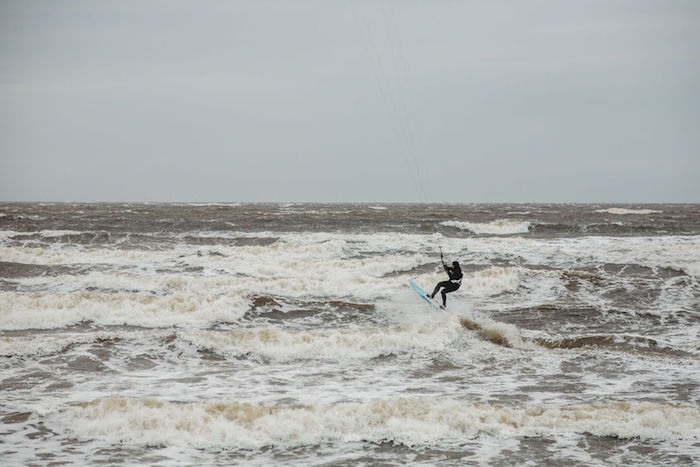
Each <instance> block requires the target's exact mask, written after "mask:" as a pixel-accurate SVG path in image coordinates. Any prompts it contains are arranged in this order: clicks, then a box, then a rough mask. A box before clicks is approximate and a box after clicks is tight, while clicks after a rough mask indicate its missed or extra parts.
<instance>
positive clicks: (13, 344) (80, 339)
mask: <svg viewBox="0 0 700 467" xmlns="http://www.w3.org/2000/svg"><path fill="white" fill-rule="evenodd" d="M159 336H164V334H161V335H158V334H154V332H153V331H123V330H120V331H100V332H97V333H78V332H66V333H61V334H31V335H26V336H0V355H4V356H10V355H14V356H30V355H31V356H44V355H51V354H55V353H59V352H62V351H63V350H65V349H66V348H68V347H70V346H72V345H82V344H90V343H93V342H99V341H104V340H120V341H132V340H135V339H144V338H148V339H154V338H156V337H159Z"/></svg>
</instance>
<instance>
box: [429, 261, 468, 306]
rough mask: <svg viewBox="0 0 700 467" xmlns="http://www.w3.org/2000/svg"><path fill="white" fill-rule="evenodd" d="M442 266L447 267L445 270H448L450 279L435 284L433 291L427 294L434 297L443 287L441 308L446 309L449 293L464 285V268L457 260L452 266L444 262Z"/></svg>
mask: <svg viewBox="0 0 700 467" xmlns="http://www.w3.org/2000/svg"><path fill="white" fill-rule="evenodd" d="M442 267H443V268H445V271H447V275H448V276H450V280H448V281H443V282H438V285H436V286H435V290H433V293H432V294H427V296H428V297H430V298H434V297H435V294H437V293H438V291H439V290H440V289H442V292H441V293H442V306H441V307H440V308H442V309H443V310H444V309H445V307H447V294H448V293H450V292H454V291H455V290H457V289H459V286H460V285H462V268H460V267H459V263H458V262H457V261H453V262H452V266H448V265H446V264H445V263H444V262H443V263H442Z"/></svg>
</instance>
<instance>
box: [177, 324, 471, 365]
mask: <svg viewBox="0 0 700 467" xmlns="http://www.w3.org/2000/svg"><path fill="white" fill-rule="evenodd" d="M443 318H444V319H433V320H429V321H422V322H408V323H403V324H399V325H392V326H387V327H377V326H351V327H347V328H332V329H310V330H303V331H301V330H290V329H282V328H276V327H269V326H267V327H260V328H249V329H237V330H234V331H204V330H191V331H180V332H179V333H178V336H179V338H181V339H183V340H185V341H186V342H189V343H191V344H193V345H195V346H197V347H199V348H205V349H210V350H213V351H215V352H217V353H220V354H224V355H230V356H240V355H248V354H254V355H259V356H263V357H266V358H269V359H273V360H275V361H290V360H297V359H329V360H345V359H353V358H360V359H368V358H374V357H378V356H381V355H387V354H398V353H405V352H409V351H414V350H430V351H437V352H439V351H442V350H444V349H445V348H447V347H448V345H449V344H450V342H452V341H454V340H455V339H457V338H459V337H461V336H463V334H464V333H463V330H462V329H461V328H460V325H459V322H458V321H457V320H455V319H453V318H449V317H447V316H444V317H443Z"/></svg>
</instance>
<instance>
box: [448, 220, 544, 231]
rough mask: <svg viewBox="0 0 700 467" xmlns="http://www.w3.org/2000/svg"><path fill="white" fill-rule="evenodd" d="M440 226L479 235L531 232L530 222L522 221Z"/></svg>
mask: <svg viewBox="0 0 700 467" xmlns="http://www.w3.org/2000/svg"><path fill="white" fill-rule="evenodd" d="M440 225H444V226H445V227H456V228H458V229H462V230H468V231H470V232H472V233H475V234H477V235H513V234H519V233H527V232H529V231H530V223H529V222H520V221H508V220H501V221H493V222H487V223H478V222H460V221H445V222H442V223H441V224H440Z"/></svg>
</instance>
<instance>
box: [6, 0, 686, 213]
mask: <svg viewBox="0 0 700 467" xmlns="http://www.w3.org/2000/svg"><path fill="white" fill-rule="evenodd" d="M12 200H27V201H322V202H325V201H328V202H338V201H375V202H376V201H384V202H403V201H406V202H411V201H418V202H434V201H448V202H618V203H622V202H630V203H635V202H700V2H699V1H697V0H688V1H678V0H654V1H646V0H629V1H617V0H601V1H595V0H587V1H578V0H571V1H564V0H537V1H536V0H532V1H527V0H522V1H496V0H483V1H479V0H473V1H467V0H465V1H427V0H424V1H410V0H404V1H378V0H370V1H364V0H337V1H330V0H319V1H294V0H288V1H282V0H278V1H266V0H251V1H235V0H232V1H172V0H168V1H148V0H137V1H124V0H119V1H116V0H115V1H99V2H95V1H84V2H83V1H25V0H18V1H6V0H0V201H12Z"/></svg>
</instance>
